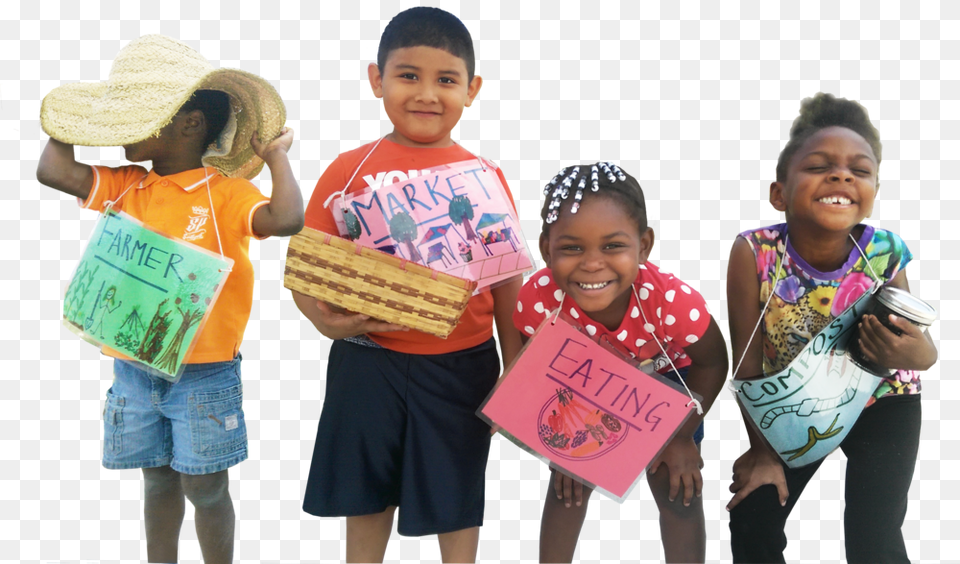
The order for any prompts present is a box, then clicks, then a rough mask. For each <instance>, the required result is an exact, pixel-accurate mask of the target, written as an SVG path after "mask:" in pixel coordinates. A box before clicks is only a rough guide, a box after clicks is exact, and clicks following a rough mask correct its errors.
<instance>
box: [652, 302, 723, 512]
mask: <svg viewBox="0 0 960 564" xmlns="http://www.w3.org/2000/svg"><path fill="white" fill-rule="evenodd" d="M683 350H684V352H685V353H686V354H687V356H689V357H690V361H691V364H690V370H689V371H688V372H687V378H686V383H687V387H689V388H690V391H692V392H696V393H697V394H699V395H700V396H701V397H702V398H703V400H702V401H701V405H702V407H703V415H698V414H696V413H694V414H693V415H691V416H690V418H689V419H688V420H687V422H686V423H684V425H683V427H681V428H680V430H679V431H677V434H676V436H675V437H674V438H673V440H671V441H670V442H669V443H668V444H667V446H666V447H664V449H663V452H662V453H660V456H659V457H658V458H657V459H656V460H654V461H653V464H651V465H650V473H651V474H655V473H656V472H657V470H658V468H659V467H660V465H661V464H665V465H666V466H667V469H668V470H669V472H670V494H669V499H670V501H673V500H674V499H676V497H677V494H678V493H679V491H680V484H681V483H682V484H683V504H684V505H686V506H689V505H690V502H691V501H692V500H693V496H694V493H696V495H697V497H700V495H701V491H702V490H703V477H702V476H701V474H700V469H701V468H703V459H702V458H701V457H700V451H699V450H698V449H697V445H696V443H695V442H694V441H693V435H694V433H695V432H696V431H697V427H699V426H700V423H701V422H702V421H703V418H704V417H705V416H706V415H707V412H708V411H709V410H710V406H712V405H713V402H714V400H715V399H717V394H719V393H720V390H721V389H722V388H723V383H724V382H725V381H726V378H727V368H728V366H727V344H726V342H724V340H723V335H722V334H721V333H720V328H719V327H717V322H716V321H714V320H713V318H712V317H711V319H710V325H709V326H708V327H707V330H706V332H705V333H704V334H703V336H702V337H700V339H699V340H698V341H697V342H696V343H693V344H692V345H689V346H687V347H685V348H684V349H683Z"/></svg>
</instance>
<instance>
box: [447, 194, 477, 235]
mask: <svg viewBox="0 0 960 564" xmlns="http://www.w3.org/2000/svg"><path fill="white" fill-rule="evenodd" d="M447 215H449V216H450V220H451V221H453V222H454V223H457V224H459V225H460V226H461V227H463V231H464V232H465V233H466V234H467V241H474V240H476V238H477V232H476V231H475V230H474V229H473V225H471V223H470V220H471V219H473V202H471V201H470V198H468V197H466V196H464V195H463V194H461V195H459V196H454V197H453V198H452V199H451V200H450V206H449V207H448V208H447Z"/></svg>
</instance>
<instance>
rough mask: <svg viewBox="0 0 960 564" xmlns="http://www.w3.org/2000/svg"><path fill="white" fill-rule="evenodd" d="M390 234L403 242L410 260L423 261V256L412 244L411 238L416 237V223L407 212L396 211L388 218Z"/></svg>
mask: <svg viewBox="0 0 960 564" xmlns="http://www.w3.org/2000/svg"><path fill="white" fill-rule="evenodd" d="M390 236H391V237H393V240H394V241H397V242H398V243H403V244H404V245H406V246H407V253H408V254H409V255H410V260H412V261H414V262H421V263H422V262H423V257H421V256H420V253H419V252H418V251H417V248H416V247H415V246H414V245H413V240H414V239H416V238H417V223H416V222H415V221H413V218H412V217H410V214H408V213H407V212H398V213H397V214H396V215H394V216H393V218H392V219H390Z"/></svg>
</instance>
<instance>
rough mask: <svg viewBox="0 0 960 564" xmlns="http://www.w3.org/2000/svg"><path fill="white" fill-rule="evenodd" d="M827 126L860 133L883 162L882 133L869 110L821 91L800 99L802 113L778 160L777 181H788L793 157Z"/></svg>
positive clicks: (856, 103) (878, 160) (878, 159)
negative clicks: (872, 119) (808, 140)
mask: <svg viewBox="0 0 960 564" xmlns="http://www.w3.org/2000/svg"><path fill="white" fill-rule="evenodd" d="M827 127H845V128H847V129H849V130H851V131H854V132H855V133H857V134H859V135H860V136H861V137H863V139H864V140H865V141H866V142H867V144H868V145H870V148H871V149H873V156H875V157H876V158H877V165H879V164H880V153H881V151H882V149H883V146H882V145H881V143H880V133H879V132H878V131H877V128H876V127H874V126H873V124H872V123H871V122H870V116H869V115H868V114H867V109H866V108H864V107H863V106H861V105H860V104H859V103H858V102H856V101H854V100H847V99H846V98H835V97H834V96H833V95H832V94H825V93H823V92H818V93H817V94H816V95H815V96H813V97H812V98H804V100H803V101H802V102H800V115H799V116H797V119H795V120H793V125H792V126H791V127H790V140H789V141H787V144H786V146H785V147H784V148H783V150H782V151H780V158H779V159H778V160H777V182H785V181H786V180H787V169H788V168H790V159H792V158H793V155H794V154H796V152H797V150H798V149H800V147H801V146H802V145H803V144H804V143H805V142H806V141H807V139H809V138H810V137H811V136H813V134H814V133H816V132H818V131H820V130H821V129H825V128H827Z"/></svg>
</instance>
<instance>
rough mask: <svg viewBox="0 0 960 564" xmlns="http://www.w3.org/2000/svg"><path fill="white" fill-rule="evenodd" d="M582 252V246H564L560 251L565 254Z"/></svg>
mask: <svg viewBox="0 0 960 564" xmlns="http://www.w3.org/2000/svg"><path fill="white" fill-rule="evenodd" d="M581 250H582V249H581V248H580V245H563V246H562V247H560V251H561V252H564V253H579V252H580V251H581Z"/></svg>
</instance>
